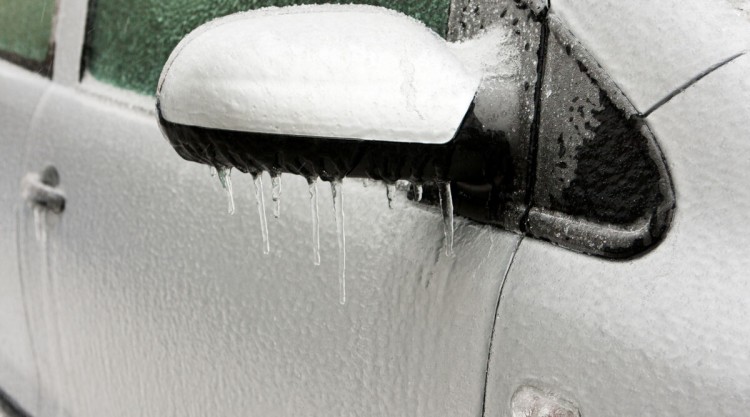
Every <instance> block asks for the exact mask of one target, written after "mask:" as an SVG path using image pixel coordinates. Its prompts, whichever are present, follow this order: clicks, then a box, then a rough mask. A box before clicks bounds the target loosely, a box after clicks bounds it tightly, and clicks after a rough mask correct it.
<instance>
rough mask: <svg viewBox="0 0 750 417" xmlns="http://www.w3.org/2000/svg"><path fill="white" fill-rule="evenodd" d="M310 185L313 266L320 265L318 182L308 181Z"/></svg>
mask: <svg viewBox="0 0 750 417" xmlns="http://www.w3.org/2000/svg"><path fill="white" fill-rule="evenodd" d="M308 181H309V184H310V215H311V218H312V238H313V264H315V265H316V266H317V265H320V216H318V180H317V179H316V178H313V179H310V180H308Z"/></svg>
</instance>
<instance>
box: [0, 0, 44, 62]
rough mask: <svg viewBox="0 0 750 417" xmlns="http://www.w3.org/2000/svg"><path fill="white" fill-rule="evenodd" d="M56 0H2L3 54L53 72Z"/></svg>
mask: <svg viewBox="0 0 750 417" xmlns="http://www.w3.org/2000/svg"><path fill="white" fill-rule="evenodd" d="M55 10H56V4H55V0H0V58H3V59H6V60H8V61H11V62H14V63H16V64H20V65H22V66H24V67H26V68H28V69H31V70H33V71H37V72H40V73H43V74H45V75H50V73H51V72H52V52H53V48H52V24H53V16H54V15H55Z"/></svg>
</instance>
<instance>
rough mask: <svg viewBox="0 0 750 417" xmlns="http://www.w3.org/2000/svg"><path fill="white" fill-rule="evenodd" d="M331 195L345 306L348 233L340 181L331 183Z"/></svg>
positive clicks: (342, 298) (341, 298)
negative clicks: (345, 226)
mask: <svg viewBox="0 0 750 417" xmlns="http://www.w3.org/2000/svg"><path fill="white" fill-rule="evenodd" d="M331 194H332V195H333V212H334V215H335V216H336V235H337V236H338V243H339V303H341V304H342V305H343V304H346V232H345V230H344V190H343V189H342V187H341V180H340V179H338V180H334V181H333V182H331Z"/></svg>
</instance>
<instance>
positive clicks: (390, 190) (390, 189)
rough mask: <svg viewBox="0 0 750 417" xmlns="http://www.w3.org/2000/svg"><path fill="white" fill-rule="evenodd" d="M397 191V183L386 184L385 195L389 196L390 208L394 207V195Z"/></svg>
mask: <svg viewBox="0 0 750 417" xmlns="http://www.w3.org/2000/svg"><path fill="white" fill-rule="evenodd" d="M395 193H396V185H395V184H386V185H385V195H386V197H388V208H389V209H392V208H393V196H394V195H395Z"/></svg>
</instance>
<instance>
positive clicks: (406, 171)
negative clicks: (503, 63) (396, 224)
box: [156, 5, 515, 303]
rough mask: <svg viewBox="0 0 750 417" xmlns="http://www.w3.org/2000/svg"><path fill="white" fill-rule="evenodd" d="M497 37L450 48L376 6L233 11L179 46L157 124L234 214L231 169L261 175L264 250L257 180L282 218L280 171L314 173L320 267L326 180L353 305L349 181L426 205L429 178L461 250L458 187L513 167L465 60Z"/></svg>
mask: <svg viewBox="0 0 750 417" xmlns="http://www.w3.org/2000/svg"><path fill="white" fill-rule="evenodd" d="M489 36H492V33H491V32H488V33H485V35H484V38H485V39H484V41H482V39H478V40H476V41H474V40H472V41H469V42H465V43H463V44H461V45H458V44H451V43H448V42H446V41H445V40H443V39H442V38H440V37H439V36H438V35H437V34H435V33H434V32H432V31H431V30H430V29H428V28H427V27H425V26H424V25H423V24H422V23H420V22H418V21H416V20H414V19H412V18H410V17H407V16H405V15H402V14H399V13H396V12H393V11H390V10H387V9H384V8H379V7H371V6H353V5H349V6H343V5H335V6H332V5H318V6H292V7H284V8H268V9H261V10H255V11H250V12H244V13H238V14H234V15H230V16H227V17H223V18H219V19H216V20H214V21H211V22H209V23H206V24H204V25H203V26H200V27H199V28H197V29H196V30H194V31H193V32H192V33H190V34H189V35H188V36H186V37H185V38H184V39H183V40H182V41H181V42H180V43H179V44H178V45H177V47H176V48H175V49H174V51H173V52H172V54H171V56H170V57H169V59H168V61H167V62H166V64H165V65H164V69H163V70H162V74H161V77H160V80H159V85H158V87H157V94H156V96H157V114H158V118H159V123H160V126H161V128H162V131H163V132H164V134H165V136H166V138H167V139H168V140H169V142H170V143H171V144H172V146H173V147H174V148H175V150H176V151H177V153H178V154H179V155H180V156H182V157H183V158H184V159H186V160H189V161H194V162H199V163H203V164H207V165H209V166H210V167H212V168H215V170H216V172H217V173H218V176H219V179H220V180H221V183H222V186H223V188H224V189H225V190H226V191H227V194H228V199H229V200H228V204H229V211H230V213H231V212H233V211H234V204H233V202H232V187H231V181H230V177H229V173H230V170H231V169H232V168H234V169H236V170H239V171H241V172H243V173H249V174H250V175H251V176H252V177H253V178H254V183H255V186H256V202H257V206H258V215H259V217H260V219H261V227H262V237H263V241H264V252H266V253H267V252H268V250H269V243H268V242H269V238H268V231H267V226H266V213H265V202H264V200H263V192H262V190H263V184H262V182H261V175H260V174H261V173H263V172H264V171H268V172H269V173H270V174H271V178H272V179H273V183H272V185H271V187H272V191H273V197H272V201H273V204H274V208H273V215H274V217H276V218H278V217H279V216H280V213H281V206H280V203H281V202H280V200H281V177H280V175H281V173H291V174H297V175H302V176H304V177H305V178H307V180H308V182H309V183H310V202H311V215H312V221H313V232H312V240H313V258H314V263H315V264H318V263H319V262H320V254H319V231H318V230H317V227H318V226H317V219H318V208H317V204H318V198H317V181H318V179H321V180H324V181H327V182H330V183H331V186H332V187H333V188H332V190H333V196H334V202H333V204H334V208H335V214H336V225H337V232H338V234H339V238H338V242H339V257H340V260H339V275H340V276H339V280H340V289H341V297H340V300H341V302H342V303H344V302H345V294H344V288H345V259H344V257H345V244H344V242H345V235H344V198H343V190H342V187H341V180H342V179H343V178H344V177H347V176H348V177H363V178H371V179H375V180H381V181H384V182H385V183H386V184H388V185H393V184H395V182H396V181H399V180H407V181H410V182H412V183H413V184H414V189H415V190H419V195H420V197H421V190H422V184H433V185H436V186H437V188H438V189H439V190H440V198H439V201H440V205H441V208H442V213H443V216H444V221H443V222H444V226H445V242H446V243H445V246H446V248H445V250H446V254H448V255H452V253H453V249H452V241H453V202H452V198H451V195H450V194H451V192H450V190H451V186H450V184H451V182H461V183H464V184H474V185H476V186H477V187H485V188H488V187H489V188H488V189H494V188H493V184H495V183H496V182H497V180H496V179H497V178H498V176H500V175H501V172H502V171H503V170H504V169H506V167H504V166H501V165H502V164H500V163H499V161H503V160H504V159H503V158H499V157H498V155H502V154H503V153H504V152H506V150H507V143H506V141H505V140H504V137H503V136H502V135H501V134H498V133H497V132H496V131H485V129H484V128H483V126H482V124H481V123H480V121H479V120H478V119H477V116H476V115H475V114H474V108H475V96H476V93H477V90H478V88H479V86H480V84H481V82H482V80H483V77H484V76H485V75H484V74H483V71H482V68H483V65H482V63H478V62H467V57H471V56H477V57H487V56H489V57H493V56H494V57H496V56H497V54H498V53H499V52H498V51H494V52H495V53H494V55H493V53H489V54H488V53H487V49H488V48H489V49H492V48H493V47H495V46H496V45H495V43H493V42H487V40H486V39H487V38H488V37H489ZM472 48H477V49H481V50H477V51H476V53H472ZM490 52H493V51H490ZM495 67H497V64H496V63H495ZM495 69H497V68H495ZM511 70H512V69H511ZM508 99H509V100H514V99H515V98H512V97H511V98H508ZM212 172H213V171H212ZM392 192H393V188H392V187H388V198H389V200H390V199H391V198H392Z"/></svg>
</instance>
